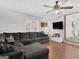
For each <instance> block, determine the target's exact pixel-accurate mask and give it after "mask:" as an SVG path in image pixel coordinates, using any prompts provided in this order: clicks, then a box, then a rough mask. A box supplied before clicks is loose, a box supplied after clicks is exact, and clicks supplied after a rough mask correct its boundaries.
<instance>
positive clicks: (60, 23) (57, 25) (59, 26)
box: [53, 21, 63, 29]
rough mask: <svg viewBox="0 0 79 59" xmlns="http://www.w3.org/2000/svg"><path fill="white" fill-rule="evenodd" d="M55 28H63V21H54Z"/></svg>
mask: <svg viewBox="0 0 79 59" xmlns="http://www.w3.org/2000/svg"><path fill="white" fill-rule="evenodd" d="M53 29H63V21H60V22H54V23H53Z"/></svg>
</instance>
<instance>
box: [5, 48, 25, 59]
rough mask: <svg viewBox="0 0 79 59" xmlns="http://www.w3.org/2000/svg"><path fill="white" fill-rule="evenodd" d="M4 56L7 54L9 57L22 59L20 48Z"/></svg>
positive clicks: (10, 58)
mask: <svg viewBox="0 0 79 59" xmlns="http://www.w3.org/2000/svg"><path fill="white" fill-rule="evenodd" d="M6 56H9V59H24V54H23V51H22V50H16V51H13V52H10V53H7V54H6Z"/></svg>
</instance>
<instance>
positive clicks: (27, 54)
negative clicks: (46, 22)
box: [3, 32, 49, 59]
mask: <svg viewBox="0 0 79 59" xmlns="http://www.w3.org/2000/svg"><path fill="white" fill-rule="evenodd" d="M3 34H4V35H5V36H6V37H9V36H13V37H14V39H15V41H16V42H17V44H16V46H17V45H18V44H20V47H19V48H18V49H17V50H15V51H13V52H10V53H7V54H3V55H4V56H9V59H48V54H49V49H48V48H45V47H43V46H42V44H40V43H45V42H48V41H49V37H48V35H46V34H45V33H43V32H24V33H23V32H18V33H6V32H4V33H3Z"/></svg>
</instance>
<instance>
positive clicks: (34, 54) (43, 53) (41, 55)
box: [21, 43, 49, 59]
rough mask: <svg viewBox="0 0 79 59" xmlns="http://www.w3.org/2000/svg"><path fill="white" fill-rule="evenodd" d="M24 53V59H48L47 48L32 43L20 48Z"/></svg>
mask: <svg viewBox="0 0 79 59" xmlns="http://www.w3.org/2000/svg"><path fill="white" fill-rule="evenodd" d="M21 49H22V50H23V51H24V59H48V53H49V50H48V48H45V47H43V46H42V45H41V44H40V43H32V44H29V45H26V46H23V47H22V48H21Z"/></svg>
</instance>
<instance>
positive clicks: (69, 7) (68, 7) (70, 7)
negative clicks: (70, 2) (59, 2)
mask: <svg viewBox="0 0 79 59" xmlns="http://www.w3.org/2000/svg"><path fill="white" fill-rule="evenodd" d="M72 8H73V6H67V7H60V9H72Z"/></svg>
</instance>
